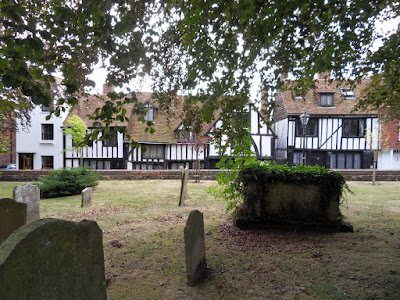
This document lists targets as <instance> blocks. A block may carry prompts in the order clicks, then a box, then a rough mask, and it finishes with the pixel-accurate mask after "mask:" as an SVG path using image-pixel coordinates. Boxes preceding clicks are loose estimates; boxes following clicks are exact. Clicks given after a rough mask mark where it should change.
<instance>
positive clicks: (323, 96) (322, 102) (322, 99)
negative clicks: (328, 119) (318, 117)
mask: <svg viewBox="0 0 400 300" xmlns="http://www.w3.org/2000/svg"><path fill="white" fill-rule="evenodd" d="M333 95H334V94H333V93H320V94H319V106H324V107H330V106H334V101H333V99H334V97H333Z"/></svg>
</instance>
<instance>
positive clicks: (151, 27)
mask: <svg viewBox="0 0 400 300" xmlns="http://www.w3.org/2000/svg"><path fill="white" fill-rule="evenodd" d="M399 11H400V7H399V2H395V1H389V0H385V1H378V0H371V1H363V0H338V1H325V0H316V1H311V2H310V1H308V0H299V1H258V0H255V1H242V0H228V1H226V0H214V1H197V0H178V1H177V0H144V1H142V0H141V1H135V0H118V1H117V0H77V1H61V0H45V1H42V0H41V1H38V0H21V1H15V0H4V1H2V2H1V4H0V45H1V48H0V77H1V82H0V105H1V107H2V108H3V107H8V106H10V103H11V104H12V105H14V106H15V105H19V100H18V98H17V99H15V98H14V99H12V98H9V97H7V93H10V92H13V93H19V94H21V95H23V97H21V99H22V98H27V99H29V101H31V102H32V103H34V104H44V105H49V104H50V103H51V101H52V99H54V98H55V99H56V101H57V103H56V105H55V113H56V114H58V113H59V111H60V110H61V109H62V104H65V103H67V104H71V105H74V104H76V103H77V99H78V98H79V97H81V95H82V93H84V92H85V91H87V90H85V88H88V87H90V86H93V82H92V81H90V80H89V79H88V75H89V74H90V73H92V71H93V68H94V65H95V64H96V63H98V62H102V64H103V66H104V67H105V68H107V71H108V77H107V81H108V82H109V83H110V84H112V85H115V86H124V85H125V86H129V83H130V81H131V80H132V79H134V78H137V77H138V76H141V75H146V74H147V75H148V76H150V78H151V79H152V82H153V91H154V95H155V96H156V97H157V98H158V100H159V105H160V108H161V109H163V108H165V109H168V108H169V107H170V106H171V105H173V103H174V99H175V98H176V95H177V94H182V95H185V96H187V101H186V103H185V112H186V115H185V116H183V118H184V121H185V122H186V123H188V125H191V126H194V127H195V128H197V127H199V126H200V124H201V123H203V122H207V123H209V122H211V121H212V120H213V118H215V112H216V111H219V112H220V113H222V120H223V122H224V124H226V126H225V127H227V130H229V128H231V127H232V125H230V124H232V123H235V124H237V122H231V120H232V114H233V113H235V114H238V113H239V114H240V113H241V112H243V107H244V104H245V103H246V102H247V101H248V99H249V93H250V89H251V82H252V79H253V77H254V76H255V75H257V74H259V75H260V76H261V85H260V90H261V89H264V90H268V88H270V87H277V86H279V80H278V75H279V74H282V73H291V74H293V75H294V76H295V78H296V79H297V82H298V86H299V87H300V88H301V89H308V88H310V87H312V84H313V75H314V74H315V73H321V72H326V71H332V72H333V75H334V77H335V78H336V79H338V80H344V79H347V78H351V79H352V80H353V81H352V82H355V83H356V82H357V79H360V78H363V77H365V76H367V75H372V83H371V85H370V86H369V90H368V93H366V95H367V96H366V97H365V98H364V99H362V101H361V103H360V105H359V108H364V107H367V106H372V107H374V108H381V107H386V106H391V107H395V108H396V109H393V110H392V111H391V112H390V116H391V117H397V118H399V117H400V112H399V111H400V110H399V109H398V103H399V92H400V87H399V82H398V80H399V79H398V78H399V76H398V72H399V57H400V55H399V54H400V53H399V52H400V47H399V38H398V37H399V35H400V30H399V29H397V31H396V32H395V33H393V34H392V35H391V36H389V37H387V38H384V39H383V43H382V46H381V47H380V48H379V49H378V50H377V51H374V50H373V43H374V42H375V41H376V40H377V39H379V38H380V35H379V32H378V31H377V30H376V28H375V24H376V23H377V22H378V21H382V20H388V19H394V18H396V17H398V16H399ZM57 77H59V78H61V81H60V83H61V84H62V86H63V87H64V89H63V90H62V92H61V93H57V94H56V95H55V94H54V87H53V88H52V86H54V83H56V78H57ZM128 92H131V91H130V90H129V89H128V90H127V93H128ZM127 95H128V94H125V93H110V94H109V97H110V98H111V100H113V101H109V102H107V104H106V105H105V106H104V108H103V109H102V110H99V111H97V112H96V114H95V115H94V116H93V118H94V119H95V120H103V121H107V120H113V119H118V118H125V117H126V111H125V114H124V113H123V112H124V110H123V108H122V106H123V105H124V104H125V103H128V102H137V99H136V98H135V96H134V93H133V94H132V93H131V94H129V95H131V96H127ZM396 104H397V106H396ZM7 105H8V106H7ZM12 105H11V106H12ZM272 108H273V107H272V106H271V107H267V112H268V111H271V109H272ZM140 113H143V112H142V111H141V110H140V109H138V114H140ZM239 119H241V118H239ZM244 119H246V118H244ZM106 124H110V123H109V122H108V123H107V122H106ZM244 127H245V125H244ZM121 130H123V129H121ZM234 131H235V130H232V132H234ZM236 132H237V130H236Z"/></svg>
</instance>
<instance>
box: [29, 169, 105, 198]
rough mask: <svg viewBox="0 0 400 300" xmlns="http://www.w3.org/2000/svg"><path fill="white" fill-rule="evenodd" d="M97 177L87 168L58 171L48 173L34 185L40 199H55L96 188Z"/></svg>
mask: <svg viewBox="0 0 400 300" xmlns="http://www.w3.org/2000/svg"><path fill="white" fill-rule="evenodd" d="M98 180H99V176H98V175H97V174H96V173H95V172H93V171H92V170H90V169H89V168H74V169H60V170H54V171H50V172H49V174H48V175H47V176H44V177H43V178H41V182H37V183H35V184H36V185H37V186H38V187H39V189H40V196H41V197H42V198H56V197H64V196H70V195H76V194H80V193H81V192H82V190H83V189H84V188H86V187H94V186H97V185H98V184H99V183H98Z"/></svg>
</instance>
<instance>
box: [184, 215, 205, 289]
mask: <svg viewBox="0 0 400 300" xmlns="http://www.w3.org/2000/svg"><path fill="white" fill-rule="evenodd" d="M184 239H185V259H186V272H187V283H188V284H189V285H195V284H197V283H199V282H201V281H202V280H203V279H204V277H205V276H206V271H207V261H206V244H205V237H204V219H203V214H202V213H201V212H199V211H198V210H192V211H191V212H190V214H189V217H188V220H187V222H186V226H185V229H184Z"/></svg>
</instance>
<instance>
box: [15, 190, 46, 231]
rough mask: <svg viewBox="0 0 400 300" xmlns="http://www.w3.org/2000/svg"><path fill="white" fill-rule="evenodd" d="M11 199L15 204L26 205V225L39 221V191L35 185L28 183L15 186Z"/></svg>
mask: <svg viewBox="0 0 400 300" xmlns="http://www.w3.org/2000/svg"><path fill="white" fill-rule="evenodd" d="M13 198H14V200H15V201H17V202H21V203H26V204H27V210H28V212H27V217H26V222H27V223H29V222H32V221H36V220H39V219H40V189H39V187H38V186H37V185H34V184H30V183H28V184H24V185H19V186H16V187H15V188H14V190H13Z"/></svg>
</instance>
